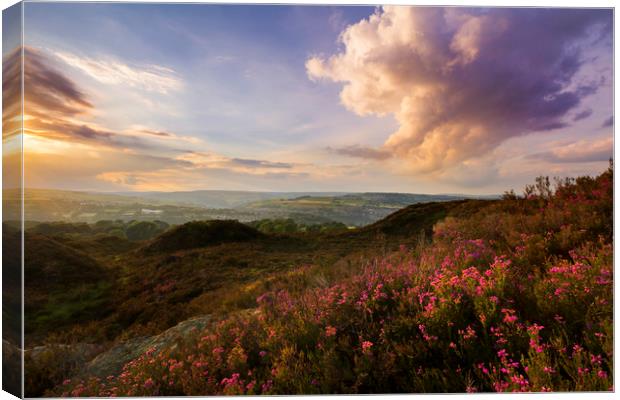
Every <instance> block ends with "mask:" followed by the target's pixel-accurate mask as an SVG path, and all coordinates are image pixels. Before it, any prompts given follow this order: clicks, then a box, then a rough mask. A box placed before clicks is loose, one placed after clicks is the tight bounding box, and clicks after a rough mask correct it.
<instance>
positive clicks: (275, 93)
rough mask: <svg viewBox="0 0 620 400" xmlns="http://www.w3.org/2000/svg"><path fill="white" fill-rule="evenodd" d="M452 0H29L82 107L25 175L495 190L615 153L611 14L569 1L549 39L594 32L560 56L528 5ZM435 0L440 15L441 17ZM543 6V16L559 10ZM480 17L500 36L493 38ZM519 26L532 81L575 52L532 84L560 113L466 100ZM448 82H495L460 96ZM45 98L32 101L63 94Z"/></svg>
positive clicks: (73, 184) (49, 55) (48, 50)
mask: <svg viewBox="0 0 620 400" xmlns="http://www.w3.org/2000/svg"><path fill="white" fill-rule="evenodd" d="M438 10H439V11H438V14H437V13H435V12H434V11H433V12H430V11H428V10H421V9H416V10H413V11H414V13H413V14H412V13H410V12H409V11H410V9H409V8H408V7H397V8H396V9H395V10H391V9H375V8H373V7H318V6H247V5H245V6H221V5H183V4H172V5H161V4H160V5H157V4H133V5H129V4H110V3H108V4H93V3H82V4H74V3H27V4H26V8H25V42H26V46H27V47H28V48H29V49H31V50H32V53H29V54H30V57H32V60H33V63H34V62H35V61H37V62H39V64H38V65H40V70H39V71H38V74H39V75H38V76H46V74H48V73H49V71H54V72H56V73H58V74H60V75H62V78H63V80H62V81H63V82H65V81H66V83H67V85H69V86H70V89H71V90H70V91H69V92H67V91H63V92H62V93H60V94H59V95H58V96H55V98H56V99H57V100H58V104H60V103H61V102H62V101H64V102H65V103H67V102H69V103H71V102H74V103H75V104H76V106H75V107H74V109H73V110H72V111H70V112H67V111H66V110H64V111H62V110H61V108H64V107H60V106H59V107H58V112H56V111H55V110H51V111H52V112H49V113H48V115H47V116H44V113H43V112H42V110H40V111H41V112H39V113H38V115H39V116H38V117H36V118H32V119H31V121H32V122H31V126H32V129H30V130H28V129H27V132H26V136H27V138H28V139H29V142H28V143H30V149H31V150H29V152H30V153H31V154H30V155H29V157H28V158H27V163H28V162H30V166H31V168H28V165H27V170H30V171H32V172H30V173H29V174H30V175H29V176H27V177H26V185H30V186H35V187H58V188H65V189H86V190H105V191H108V190H192V189H247V190H300V191H302V190H303V191H307V190H317V191H322V190H341V191H345V190H346V191H402V192H460V193H493V192H498V191H503V190H505V189H509V188H511V187H515V188H517V189H519V188H520V187H521V186H522V185H523V184H525V183H529V182H530V181H531V180H532V179H533V177H535V176H537V175H540V174H542V173H549V171H552V172H554V173H555V174H557V175H566V174H571V175H572V174H582V173H596V172H599V171H601V170H602V169H604V168H605V164H606V162H605V161H604V160H603V159H604V158H605V157H603V156H602V155H601V154H603V153H605V154H607V153H606V152H608V153H609V155H611V140H610V139H611V128H610V127H609V126H607V127H603V126H602V125H603V122H604V121H605V120H606V119H608V118H609V117H610V116H611V113H612V105H611V93H612V92H611V83H610V80H611V69H610V65H611V50H610V48H611V47H610V43H608V42H610V40H611V39H610V37H611V36H610V35H609V38H607V36H606V35H607V34H606V33H604V32H603V33H596V32H598V31H597V29H598V30H601V29H602V28H600V25H601V24H605V23H606V21H607V20H606V18H607V14H605V13H604V12H603V13H598V14H593V15H586V14H577V15H568V14H566V15H564V14H558V15H557V17H558V18H555V17H556V16H554V18H555V19H559V20H562V19H566V21H571V24H572V25H571V26H573V25H574V26H577V27H579V29H578V28H574V29H569V30H566V29H562V28H561V27H556V28H555V29H556V30H555V31H553V29H554V27H550V28H548V29H550V31H549V34H548V36H549V38H550V39H549V43H548V44H547V46H549V50H548V52H550V53H554V49H555V48H560V47H561V48H569V47H570V45H571V44H573V43H577V42H579V41H581V40H582V39H583V40H586V39H587V40H590V42H589V44H588V46H585V45H584V50H583V51H581V52H580V53H579V55H578V57H577V56H575V57H572V56H570V55H567V54H564V52H557V54H556V55H555V58H552V57H539V56H538V55H537V54H536V51H535V50H534V49H533V47H532V46H530V47H532V49H530V47H527V46H525V45H524V44H523V40H522V39H521V36H522V34H521V33H520V32H521V31H520V30H519V29H518V28H517V24H518V23H521V22H520V21H521V20H520V18H524V17H522V16H521V14H519V13H511V12H504V13H487V12H481V10H476V9H462V11H459V12H458V13H456V14H458V15H453V14H455V13H453V12H452V11H446V10H443V9H438ZM425 13H427V14H428V15H425ZM436 14H437V15H440V17H439V18H440V20H439V21H440V22H439V23H436V24H435V25H433V26H431V25H429V24H425V23H424V21H430V20H432V19H433V18H436V17H437V15H436ZM487 14H488V15H489V16H488V17H487V16H486V15H487ZM495 14H497V15H495ZM608 14H609V13H608ZM609 15H610V14H609ZM535 17H536V18H538V20H536V19H535V22H534V23H537V24H538V26H537V29H539V30H541V32H543V33H544V30H545V29H546V28H545V27H544V25H545V18H548V17H547V16H545V15H542V16H540V15H538V14H537V15H535ZM528 18H529V17H528ZM536 21H538V22H536ZM575 21H576V22H575ZM416 24H417V25H416ZM441 24H445V26H443V27H442V26H441ZM511 24H512V25H511ZM386 26H387V27H390V28H387V29H386V28H385V27H386ZM593 30H594V31H596V32H595V33H594V34H593V33H592V31H593ZM414 31H415V32H417V31H420V32H423V33H424V35H421V36H415V35H411V34H410V33H411V32H414ZM567 31H568V32H567ZM601 31H604V29H603V30H601ZM343 32H347V34H344V35H343ZM386 32H387V33H386ZM472 32H473V33H472ZM476 32H477V33H476ZM480 32H483V33H484V35H483V36H484V37H487V36H489V35H490V36H491V37H493V35H496V36H497V38H498V39H497V41H496V42H493V43H491V44H486V42H481V41H480V40H479V38H478V36H476V35H480ZM506 32H507V33H506ZM596 34H598V35H600V36H601V37H602V39H599V38H591V37H590V36H592V35H596ZM483 36H480V37H483ZM502 40H503V41H504V42H502ZM506 40H508V41H510V40H514V41H515V43H517V48H519V46H525V47H524V48H523V49H522V50H521V51H522V52H523V58H525V59H526V60H527V59H528V57H531V60H532V63H539V64H537V65H538V67H537V68H540V70H541V71H543V72H544V73H545V74H546V75H544V74H543V72H541V73H540V74H539V75H536V74H535V73H529V72H528V73H524V74H523V80H524V82H525V85H532V87H537V85H538V87H540V86H541V85H540V82H544V81H545V79H546V80H547V81H551V80H555V78H553V77H554V76H556V74H555V70H554V69H553V68H560V67H558V65H569V67H566V68H564V70H558V71H557V76H561V77H562V79H559V80H558V82H557V84H546V85H542V86H543V91H541V92H540V93H537V92H532V93H531V96H532V99H531V104H536V102H537V101H543V100H541V99H542V98H544V99H547V100H544V101H543V103H540V104H539V106H537V107H538V108H541V107H542V108H543V109H545V107H546V108H548V110H547V112H540V113H536V112H534V111H531V110H530V109H529V108H528V107H529V103H530V100H529V99H528V98H524V97H523V96H530V94H528V93H529V92H525V93H524V94H523V95H522V96H521V95H520V96H521V97H516V95H514V90H513V89H511V88H510V87H509V86H506V88H505V90H506V93H507V95H506V97H505V99H506V101H505V103H506V104H507V105H509V106H506V107H504V109H497V110H491V111H494V113H495V114H498V113H499V114H501V115H502V116H503V117H502V118H503V119H502V120H501V121H503V122H500V121H495V119H494V117H491V116H483V115H482V114H481V112H480V111H478V110H475V109H472V110H469V111H467V109H468V107H469V106H468V104H469V105H471V104H472V103H475V104H477V102H480V105H481V106H488V105H487V104H486V103H484V102H483V101H482V100H480V98H482V97H486V93H485V92H484V91H483V90H489V89H485V88H486V87H487V86H488V85H489V84H488V82H487V81H485V80H484V79H482V78H481V76H488V75H489V73H488V72H487V73H483V72H481V71H485V68H489V69H491V70H492V71H494V73H496V74H497V76H505V75H506V74H507V73H517V74H519V73H521V72H519V71H515V70H514V68H513V67H512V66H510V67H509V66H507V65H508V64H506V63H503V64H502V63H498V64H497V65H496V64H494V63H495V61H489V60H492V58H491V57H486V56H487V55H488V54H491V53H493V52H495V51H498V52H499V53H501V51H500V50H498V49H497V48H494V47H493V46H496V47H497V46H499V44H501V43H506ZM407 41H409V42H407ZM519 41H521V42H519ZM592 43H595V45H592ZM484 46H486V47H484ZM543 46H544V44H543ZM554 46H555V47H554ZM426 49H431V50H432V53H429V54H427V55H425V57H424V58H421V57H420V54H423V52H424V51H426ZM409 51H411V55H408V54H409V53H408V52H409ZM444 53H445V54H444ZM499 53H498V54H499ZM504 53H505V52H504ZM504 53H502V54H504ZM403 54H404V55H403ZM517 54H518V55H519V58H521V56H520V54H521V53H517ZM440 55H441V56H442V57H439V56H440ZM513 56H514V54H504V56H503V57H513ZM450 57H453V58H454V59H453V60H451V61H450V60H448V58H450ZM588 57H589V58H590V59H595V60H596V61H595V62H590V63H585V62H583V60H585V59H586V58H588ZM27 58H28V57H27ZM562 62H563V64H562ZM426 63H428V64H429V65H428V66H427V69H423V68H422V67H421V66H420V65H423V64H426ZM432 63H437V65H431V64H432ZM442 63H443V64H442ZM447 65H449V71H448V70H446V71H447V72H444V75H442V76H441V77H438V76H431V75H433V74H431V73H430V72H429V71H435V70H439V69H441V68H446V66H447ZM532 65H534V64H532ZM573 65H574V67H573ZM425 68H426V67H425ZM502 74H503V75H502ZM541 74H542V75H541ZM530 75H531V76H530ZM457 77H458V79H457ZM442 79H445V81H442ZM468 79H470V80H471V81H472V82H473V83H471V84H469V85H468V84H466V83H465V84H463V85H462V87H461V84H459V83H458V82H464V81H467V80H468ZM605 79H607V81H606V82H601V80H602V81H605ZM33 81H34V78H33ZM444 82H445V84H444ZM485 85H487V86H485ZM57 86H59V85H57ZM439 87H445V88H447V89H449V91H451V92H452V93H460V92H461V91H462V93H463V95H469V96H477V97H478V99H476V100H475V101H473V102H472V101H462V102H461V103H459V102H458V101H455V100H454V99H453V98H452V97H451V98H450V99H451V100H446V99H445V98H444V97H441V96H442V95H440V93H445V92H446V89H445V88H444V89H438V88H439ZM35 89H36V88H35V84H34V83H33V90H35ZM41 90H42V92H40V93H43V90H44V89H43V88H41ZM433 90H437V92H433ZM429 91H430V92H429ZM74 92H75V93H77V95H75V96H77V97H75V96H74V97H72V98H68V99H65V100H63V97H62V96H65V95H67V93H74ZM427 92H428V93H427ZM567 92H570V94H571V95H570V96H569V95H566V93H567ZM412 93H425V94H424V96H427V97H426V98H423V96H422V95H420V96H422V97H420V96H418V95H416V96H412ZM27 94H28V90H27ZM481 94H482V96H481ZM489 95H492V94H491V93H489ZM72 96H73V95H72ZM510 96H513V98H511V97H510ZM537 96H538V97H540V98H538V97H537ZM35 97H36V96H31V99H32V100H31V109H32V110H33V114H37V112H36V110H37V108H38V107H40V108H44V107H51V108H54V107H55V106H53V105H50V104H51V103H47V104H45V105H43V104H37V103H36V102H37V100H36V99H35ZM457 97H458V96H457ZM457 97H454V98H457ZM549 99H557V101H556V100H549ZM416 101H418V103H416ZM431 103H433V104H434V103H436V104H435V106H434V107H435V108H433V109H430V108H429V109H428V110H424V108H425V107H427V106H428V104H431ZM28 104H29V103H28V95H27V96H26V108H28ZM80 104H81V105H80ZM513 104H514V107H513ZM428 107H430V106H428ZM507 107H508V108H510V109H512V110H513V111H514V110H525V111H519V113H517V112H516V111H514V112H507V111H506V108H507ZM421 110H422V111H421ZM433 110H434V111H433ZM528 110H529V111H528ZM434 112H435V113H437V115H436V116H435V115H434V114H433V113H434ZM26 114H28V110H27V111H26ZM461 114H462V115H461ZM586 114H587V115H586ZM51 115H53V116H54V117H51ZM577 115H579V118H576V116H577ZM427 116H428V118H427ZM431 116H433V118H431ZM584 116H585V117H584ZM523 120H527V121H531V123H530V122H528V123H522V122H519V121H523ZM438 121H441V122H438ZM567 121H569V122H570V123H568V122H567ZM504 122H505V123H504ZM549 126H553V127H554V128H553V129H548V128H547V127H549ZM498 130H501V132H499V131H498ZM533 145H535V146H533ZM586 145H587V146H589V147H591V148H592V149H591V151H590V152H589V153H587V154H582V153H583V149H584V146H585V147H587V146H586ZM607 150H609V151H607ZM575 151H580V152H581V153H580V154H577V155H576V156H575V155H572V153H571V152H575ZM569 153H571V154H569ZM75 165H81V166H83V167H82V168H79V170H76V169H75Z"/></svg>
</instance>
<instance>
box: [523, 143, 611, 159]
mask: <svg viewBox="0 0 620 400" xmlns="http://www.w3.org/2000/svg"><path fill="white" fill-rule="evenodd" d="M612 156H613V139H612V138H611V137H609V138H602V139H598V140H579V141H576V142H572V143H568V144H565V145H563V146H557V147H555V148H553V149H551V150H550V151H546V152H542V153H536V154H532V155H530V156H528V158H529V159H534V160H542V161H547V162H550V163H587V162H598V161H608V160H609V159H610V158H612Z"/></svg>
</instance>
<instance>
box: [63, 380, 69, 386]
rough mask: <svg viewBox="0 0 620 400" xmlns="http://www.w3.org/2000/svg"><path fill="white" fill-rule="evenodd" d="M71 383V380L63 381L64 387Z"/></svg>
mask: <svg viewBox="0 0 620 400" xmlns="http://www.w3.org/2000/svg"><path fill="white" fill-rule="evenodd" d="M70 383H71V379H65V380H64V381H62V384H63V385H68V384H70Z"/></svg>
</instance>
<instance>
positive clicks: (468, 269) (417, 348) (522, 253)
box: [26, 170, 613, 396]
mask: <svg viewBox="0 0 620 400" xmlns="http://www.w3.org/2000/svg"><path fill="white" fill-rule="evenodd" d="M611 181H612V172H611V170H609V171H607V172H606V173H604V174H602V175H601V176H599V177H598V178H596V179H594V178H579V179H577V180H575V181H571V180H566V181H560V182H557V185H556V189H555V190H554V189H552V188H551V185H550V183H549V182H548V181H547V180H545V179H541V180H538V181H537V183H536V184H535V185H533V186H532V187H528V188H526V193H525V195H524V196H517V195H516V194H514V193H508V194H506V195H505V196H504V199H502V200H459V201H444V202H430V203H420V204H415V205H411V206H408V207H405V208H403V209H401V210H399V211H397V212H395V213H393V214H391V215H390V216H388V217H387V218H384V219H382V220H380V221H378V222H376V223H374V224H371V225H368V226H364V227H361V228H356V229H349V228H347V227H346V226H344V225H341V224H333V223H329V224H317V225H316V226H309V225H305V224H302V223H299V222H297V221H295V220H292V219H273V220H257V221H254V222H252V223H250V224H248V225H246V224H242V223H239V222H237V221H230V220H216V221H194V222H189V223H186V224H183V225H179V226H175V227H171V228H168V229H167V230H166V231H165V232H163V233H161V234H159V235H157V236H155V237H153V238H149V239H146V240H139V241H133V242H132V241H130V240H128V239H126V238H124V237H119V235H114V234H113V232H114V229H116V228H118V225H117V224H118V223H121V222H113V221H103V222H100V223H96V224H93V225H82V224H75V226H72V227H71V226H68V225H66V226H65V225H62V224H47V225H43V226H36V225H35V226H31V227H30V228H29V229H28V231H27V235H28V238H27V241H28V243H32V245H31V246H30V251H31V252H32V254H31V260H30V261H29V262H30V265H29V266H27V268H30V272H27V276H29V277H32V278H31V279H32V281H30V282H27V287H26V290H27V292H28V291H30V293H33V296H32V300H31V303H30V304H28V305H27V314H26V319H27V320H26V326H27V336H26V347H27V348H33V347H34V346H37V345H40V346H42V347H41V351H44V352H43V353H40V354H48V355H49V354H57V356H58V357H65V358H66V359H67V360H71V362H68V363H67V364H66V365H65V366H64V367H63V366H59V367H58V368H54V367H53V365H51V364H50V363H49V362H38V361H36V360H37V357H39V356H37V354H39V353H36V352H35V353H31V354H30V356H29V357H30V358H29V359H31V360H32V361H31V362H30V363H29V366H28V368H27V373H26V379H27V380H28V382H30V383H31V385H27V387H31V388H32V389H30V390H32V392H31V393H30V394H31V395H36V394H41V393H46V394H47V395H71V396H87V395H88V396H108V395H111V394H116V395H146V394H149V395H189V394H191V395H206V394H235V393H237V394H240V393H247V394H259V393H263V394H285V393H286V394H291V393H371V392H428V391H435V392H446V391H456V392H463V391H491V390H501V391H511V390H521V391H528V390H534V391H542V390H607V389H608V388H609V386H610V384H611V381H610V378H609V377H610V376H613V369H612V364H611V347H610V346H611V343H612V342H611V338H612V337H613V331H612V324H611V321H612V320H611V294H612V291H611V287H612V283H613V276H612V272H611V271H612V269H611V255H612V253H611V238H612V233H613V232H612V221H613V220H612V217H611V213H612V204H613V202H612V185H611ZM123 224H125V223H123ZM133 224H135V225H138V224H137V223H133ZM129 225H131V224H128V226H129ZM85 226H87V227H88V228H86V227H85ZM52 228H53V229H52ZM149 229H150V228H149ZM122 231H123V232H126V231H127V227H125V228H123V229H122ZM42 232H47V234H43V233H42ZM141 232H142V231H141ZM144 232H149V230H148V229H145V230H144ZM145 237H148V235H145ZM91 247H92V250H90V249H91ZM27 251H28V250H27ZM60 276H62V277H63V278H62V282H61V281H60V280H59V279H57V277H60ZM48 277H51V279H48ZM43 293H46V294H51V295H47V296H43ZM27 299H28V300H29V301H30V298H29V297H28V295H27ZM192 321H194V322H192ZM93 343H97V344H98V345H99V347H98V348H97V349H96V351H95V349H91V348H88V349H87V348H86V347H84V345H85V344H93ZM149 346H150V347H149ZM45 351H46V352H48V353H45ZM86 352H88V355H85V354H86ZM97 353H101V357H98V358H97V359H95V360H93V357H94V355H95V354H97ZM120 354H125V355H128V354H130V355H131V356H122V357H121V356H120ZM63 355H64V356H63ZM41 357H42V356H41ZM46 357H49V356H46ZM127 357H128V358H127ZM48 360H49V358H48ZM74 360H75V362H74ZM87 360H91V361H89V362H88V367H87V368H86V367H85V365H86V364H85V363H86V362H87ZM551 371H553V372H551ZM205 372H208V375H204V374H205ZM110 374H111V375H112V377H111V378H110V379H107V376H108V375H110ZM199 376H201V377H204V376H208V378H206V379H203V378H201V379H198V378H197V377H199ZM66 378H70V381H67V382H66V383H64V384H63V383H62V381H63V380H64V379H66ZM97 379H100V380H97ZM170 382H172V383H170Z"/></svg>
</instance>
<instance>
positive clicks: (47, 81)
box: [2, 47, 93, 133]
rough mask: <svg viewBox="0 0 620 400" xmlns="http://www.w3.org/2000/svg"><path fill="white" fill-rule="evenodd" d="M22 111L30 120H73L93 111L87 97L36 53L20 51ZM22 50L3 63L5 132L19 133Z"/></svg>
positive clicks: (15, 52) (9, 54)
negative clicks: (38, 118)
mask: <svg viewBox="0 0 620 400" xmlns="http://www.w3.org/2000/svg"><path fill="white" fill-rule="evenodd" d="M23 63H24V71H23V72H24V82H25V83H24V99H25V101H24V108H25V110H24V111H25V113H26V114H27V115H29V116H31V117H44V118H47V119H53V118H58V117H60V116H63V117H73V116H76V115H79V114H83V113H86V112H88V111H89V110H91V109H92V107H93V105H92V104H91V103H90V101H89V100H88V99H87V96H86V94H85V93H84V92H83V91H81V90H80V89H79V88H78V87H77V86H76V84H75V83H74V82H73V81H72V80H70V79H69V78H67V77H66V76H65V75H63V74H62V73H61V72H59V71H57V70H56V69H54V68H52V67H50V65H49V63H48V60H47V58H46V57H45V56H44V55H43V53H41V52H40V51H38V50H36V49H32V48H29V47H24V48H23ZM21 73H22V47H17V48H15V49H13V50H12V51H11V52H10V53H8V54H7V55H6V56H5V57H4V58H3V62H2V88H3V93H2V100H3V104H4V110H3V113H2V125H3V130H4V131H5V132H13V133H17V132H19V131H20V130H21V123H22V118H21V111H22V110H21V107H22V101H21V86H22V79H21Z"/></svg>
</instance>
